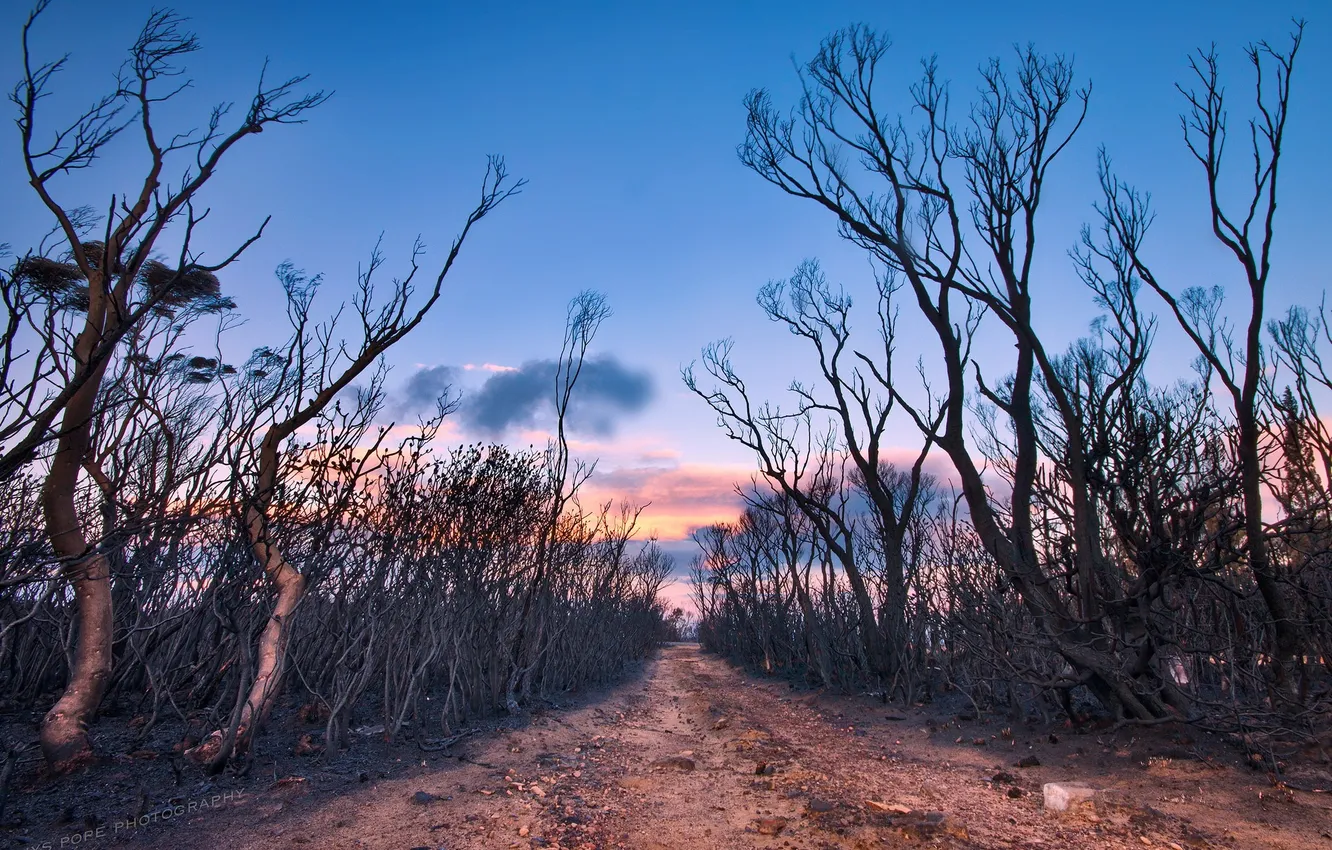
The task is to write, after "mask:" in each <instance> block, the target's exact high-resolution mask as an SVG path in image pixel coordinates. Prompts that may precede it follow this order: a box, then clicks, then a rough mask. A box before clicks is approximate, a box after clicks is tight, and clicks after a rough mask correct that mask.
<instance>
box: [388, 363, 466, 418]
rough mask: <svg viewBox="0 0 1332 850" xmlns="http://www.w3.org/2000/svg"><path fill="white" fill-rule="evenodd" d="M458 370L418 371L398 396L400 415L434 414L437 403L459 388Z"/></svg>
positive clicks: (404, 385)
mask: <svg viewBox="0 0 1332 850" xmlns="http://www.w3.org/2000/svg"><path fill="white" fill-rule="evenodd" d="M458 374H459V373H458V369H457V368H455V367H453V366H430V367H428V368H425V369H418V370H416V373H415V374H413V375H412V376H411V377H410V378H408V379H407V383H405V384H403V386H402V391H401V392H400V393H399V395H398V404H397V413H398V415H400V416H402V415H411V414H416V413H434V411H435V401H436V400H437V399H438V398H439V397H440V396H442V395H443V394H444V393H446V392H448V390H449V387H455V388H456V387H457V386H458Z"/></svg>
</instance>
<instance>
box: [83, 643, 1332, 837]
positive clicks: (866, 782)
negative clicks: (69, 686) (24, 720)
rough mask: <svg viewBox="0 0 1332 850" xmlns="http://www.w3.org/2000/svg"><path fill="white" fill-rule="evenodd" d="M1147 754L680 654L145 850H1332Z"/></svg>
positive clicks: (1259, 804) (256, 802)
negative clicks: (937, 849)
mask: <svg viewBox="0 0 1332 850" xmlns="http://www.w3.org/2000/svg"><path fill="white" fill-rule="evenodd" d="M1053 738H1059V739H1061V740H1052V739H1053ZM1166 743H1168V742H1166ZM1188 743H1191V742H1188ZM1159 745H1160V742H1155V743H1153V744H1152V746H1158V747H1159ZM1143 746H1145V745H1144V744H1142V742H1141V740H1140V739H1136V738H1133V737H1132V735H1131V734H1130V733H1129V732H1120V733H1118V734H1117V735H1116V736H1115V737H1114V738H1110V737H1108V736H1105V735H1102V736H1100V737H1098V736H1097V734H1096V733H1087V734H1081V735H1079V734H1073V733H1067V734H1063V733H1061V734H1060V735H1050V734H1049V732H1048V730H1034V729H1031V728H1027V727H1022V728H1015V729H1012V730H1006V729H1003V728H999V726H998V724H996V723H990V724H988V725H985V724H984V723H983V722H982V721H979V720H975V719H974V718H964V719H963V720H962V721H958V720H957V719H956V718H951V719H950V720H948V721H947V722H944V721H942V720H940V719H939V718H937V717H931V715H930V714H928V713H927V709H926V708H923V707H917V708H912V709H907V710H906V711H903V710H902V709H900V708H896V707H894V706H883V705H880V704H878V703H876V702H874V701H872V700H869V699H866V698H864V697H859V698H856V697H835V696H824V695H810V694H801V693H799V692H796V691H793V690H790V689H789V687H788V686H786V685H784V684H782V683H779V682H775V681H757V680H755V679H753V678H750V677H747V676H745V675H744V674H743V673H741V672H738V671H736V670H734V669H733V668H731V667H729V666H728V665H726V664H725V663H723V662H722V661H720V660H718V659H715V658H712V657H710V656H707V655H703V654H701V653H700V652H699V651H698V649H697V648H696V647H693V646H688V645H678V646H670V647H667V648H665V649H664V650H663V651H662V652H661V654H660V655H659V657H658V658H657V659H655V660H654V661H652V662H650V663H649V664H648V665H647V667H646V669H645V671H644V673H643V675H642V676H641V677H639V678H637V679H634V680H632V681H630V682H628V683H626V684H624V685H621V686H619V687H617V688H614V689H610V690H608V691H606V692H604V693H602V694H600V695H596V696H595V697H593V698H590V699H588V700H587V701H585V702H584V703H583V704H582V705H581V706H578V707H575V708H572V709H569V710H558V711H554V710H553V711H548V712H545V713H543V714H539V715H538V716H535V717H533V718H531V720H530V721H528V722H526V723H525V724H523V725H521V726H518V727H515V728H512V729H504V730H499V731H496V732H493V733H487V734H485V735H483V736H477V737H474V738H471V739H469V740H468V741H465V742H463V743H461V744H459V745H455V747H453V748H451V749H450V751H448V753H445V754H433V755H425V754H420V753H418V754H417V756H418V757H419V759H420V764H415V765H413V766H412V767H411V768H410V769H408V770H404V771H399V772H400V773H405V774H406V775H401V776H399V777H397V778H389V779H375V778H373V777H369V778H368V777H367V776H365V775H364V774H361V775H359V776H349V775H345V773H342V772H339V770H338V767H337V762H336V760H330V762H329V764H328V765H327V766H318V765H317V764H316V763H314V762H312V763H311V769H310V770H309V771H307V772H305V774H304V775H303V776H301V777H299V778H283V777H274V778H276V779H278V780H279V781H277V782H275V783H274V784H273V785H272V787H266V790H263V791H255V792H249V793H247V794H245V795H244V797H243V798H241V799H240V800H239V801H236V802H234V803H231V804H228V805H224V806H222V807H220V808H216V809H213V810H209V811H201V812H198V813H194V814H192V815H187V816H186V817H184V818H178V819H176V820H175V821H174V822H170V823H160V824H156V825H153V826H151V827H148V828H145V829H142V830H139V831H138V832H137V834H135V835H133V836H129V837H128V839H127V840H128V843H130V844H132V845H134V846H145V845H147V846H154V847H160V848H166V847H203V846H213V847H219V848H220V847H229V848H264V850H272V848H280V847H330V848H386V849H387V848H392V850H409V848H430V849H431V850H434V848H440V847H446V848H450V849H451V850H453V849H454V848H503V847H521V848H527V847H565V848H613V847H626V848H647V849H648V850H653V849H654V848H672V850H674V848H713V847H715V848H732V847H735V848H749V847H781V848H851V847H899V846H901V847H912V846H922V845H924V846H943V847H978V848H979V847H984V848H991V847H994V848H999V847H1003V848H1007V847H1052V848H1053V847H1094V848H1098V850H1108V848H1126V847H1132V848H1142V847H1162V848H1165V847H1177V848H1184V847H1203V846H1222V847H1238V848H1248V847H1290V848H1295V847H1299V848H1313V847H1323V846H1326V847H1329V848H1332V814H1330V813H1329V804H1332V801H1330V800H1328V798H1327V795H1316V794H1301V793H1298V792H1290V791H1278V790H1276V789H1273V788H1272V787H1271V785H1270V783H1266V782H1264V781H1263V777H1262V776H1261V775H1259V774H1255V773H1252V772H1248V771H1245V770H1244V769H1243V768H1242V767H1239V766H1237V765H1236V764H1226V763H1221V762H1220V761H1218V760H1217V759H1216V758H1214V757H1204V758H1201V759H1200V758H1199V757H1198V756H1197V755H1192V756H1190V755H1189V753H1187V752H1184V751H1183V749H1181V747H1176V749H1175V751H1173V752H1171V751H1166V754H1165V755H1155V756H1153V755H1145V756H1144V754H1143V753H1144V750H1143V749H1142V747H1143ZM1181 746H1187V743H1186V744H1185V745H1181ZM1198 750H1199V747H1198V746H1194V747H1193V751H1194V752H1195V753H1196V752H1197V751H1198ZM1024 759H1025V762H1023V760H1024ZM1034 761H1039V762H1040V764H1039V765H1033V766H1028V767H1018V766H1016V765H1017V764H1018V763H1019V762H1023V763H1024V764H1028V765H1031V763H1032V762H1034ZM1067 779H1081V780H1083V781H1085V782H1087V783H1088V784H1090V785H1092V786H1093V787H1096V788H1099V789H1104V792H1105V793H1104V794H1103V795H1102V797H1101V800H1100V802H1099V803H1098V804H1097V805H1096V807H1095V808H1094V809H1092V808H1088V809H1085V810H1082V811H1078V812H1075V813H1065V814H1053V813H1048V812H1046V811H1044V810H1043V808H1042V801H1041V785H1042V783H1044V782H1050V781H1062V780H1067ZM358 780H359V781H358ZM124 840H126V839H125V838H119V839H112V840H111V842H112V843H113V844H119V843H121V841H124ZM87 846H94V845H93V844H91V843H90V844H88V845H87Z"/></svg>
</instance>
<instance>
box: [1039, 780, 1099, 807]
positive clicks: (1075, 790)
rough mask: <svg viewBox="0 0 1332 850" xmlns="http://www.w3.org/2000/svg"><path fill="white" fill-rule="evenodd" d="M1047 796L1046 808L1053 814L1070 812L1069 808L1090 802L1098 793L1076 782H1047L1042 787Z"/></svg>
mask: <svg viewBox="0 0 1332 850" xmlns="http://www.w3.org/2000/svg"><path fill="white" fill-rule="evenodd" d="M1042 791H1043V792H1044V794H1045V808H1047V809H1049V810H1050V811H1053V812H1064V811H1068V809H1069V808H1071V807H1072V806H1075V805H1079V804H1081V803H1086V802H1089V801H1090V800H1091V799H1092V797H1094V796H1095V795H1096V792H1095V791H1094V790H1093V789H1091V788H1088V787H1087V786H1086V785H1082V784H1079V783H1076V782H1047V783H1045V785H1044V786H1043V787H1042Z"/></svg>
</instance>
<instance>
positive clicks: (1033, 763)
mask: <svg viewBox="0 0 1332 850" xmlns="http://www.w3.org/2000/svg"><path fill="white" fill-rule="evenodd" d="M1016 766H1017V767H1040V766H1041V760H1040V759H1038V758H1036V757H1035V756H1023V757H1022V758H1021V759H1019V760H1018V763H1017V765H1016Z"/></svg>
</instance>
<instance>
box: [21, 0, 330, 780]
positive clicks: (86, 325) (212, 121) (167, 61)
mask: <svg viewBox="0 0 1332 850" xmlns="http://www.w3.org/2000/svg"><path fill="white" fill-rule="evenodd" d="M47 6H48V3H47V2H42V3H39V4H38V5H37V7H36V8H35V9H34V11H33V12H32V14H31V15H30V16H29V18H28V20H27V22H26V23H25V25H24V27H23V33H22V56H23V68H24V73H23V78H22V79H21V80H20V82H19V84H18V85H17V86H16V87H15V89H14V92H13V93H12V95H11V99H12V100H13V101H14V103H15V104H16V106H17V107H18V113H19V114H18V120H17V123H18V127H19V131H20V134H21V137H22V150H23V162H24V164H25V167H26V169H27V174H28V178H29V183H30V184H31V186H32V188H33V190H34V191H35V192H36V193H37V195H38V197H39V198H40V199H41V201H42V203H43V205H44V206H45V207H46V208H47V210H48V211H49V212H50V213H51V215H52V216H53V217H54V219H55V221H56V224H57V227H58V231H59V234H60V237H61V238H62V240H63V242H64V245H65V256H66V258H67V259H64V260H57V261H55V262H56V263H58V264H59V265H58V266H55V267H52V266H51V265H50V261H46V260H44V258H41V259H43V264H44V266H45V268H46V270H48V271H54V272H55V274H56V276H57V277H59V278H62V279H63V280H64V281H65V283H66V288H67V289H68V288H69V287H76V288H77V289H78V292H79V301H80V302H82V303H81V304H80V312H81V314H82V316H83V320H82V326H81V328H80V329H79V331H78V333H77V337H76V339H75V340H74V342H73V347H72V350H70V351H69V352H60V355H61V356H62V357H68V360H69V365H68V366H63V365H62V366H60V367H57V371H56V372H55V373H52V374H51V378H52V381H51V382H48V385H49V386H50V387H51V389H50V391H48V392H45V393H44V394H43V393H42V392H41V391H37V392H36V393H34V394H32V395H30V396H29V398H30V399H31V402H32V405H33V406H32V407H30V408H28V409H27V410H26V411H25V412H23V413H21V414H20V415H18V416H7V417H6V419H7V420H8V421H9V422H15V421H20V422H22V423H23V425H24V427H26V431H24V432H23V433H22V435H21V436H20V437H19V439H17V441H16V442H14V443H12V444H10V445H8V446H6V449H5V456H4V458H3V461H2V462H0V475H3V477H8V476H9V475H11V474H12V473H13V472H14V470H16V469H17V468H18V467H19V466H21V465H22V464H23V463H26V462H27V461H28V460H30V459H31V458H32V457H33V456H34V455H35V453H36V452H37V451H38V449H39V448H40V447H41V446H42V445H44V444H45V443H47V442H48V441H50V440H52V439H54V440H55V451H54V453H53V455H52V456H51V459H50V470H49V472H48V474H47V476H46V480H45V483H44V485H43V488H42V505H43V511H44V514H45V520H46V525H47V529H48V534H49V536H50V539H51V544H52V546H53V548H54V549H55V551H56V553H57V555H58V556H59V557H60V558H61V559H62V562H63V570H64V574H65V576H66V578H67V579H68V581H69V582H70V583H71V584H72V586H73V588H74V594H75V600H76V604H77V605H78V607H79V612H80V613H79V630H78V632H79V637H78V644H77V647H76V650H75V655H74V667H73V670H72V671H71V673H70V679H69V683H68V686H67V687H66V689H65V693H64V695H63V696H62V697H61V698H60V700H59V701H58V702H57V703H56V705H55V706H54V707H53V708H52V709H51V711H50V712H49V713H48V714H47V716H46V718H45V720H44V721H43V724H42V745H43V749H44V752H45V754H46V757H47V760H48V762H49V763H50V765H51V766H52V767H53V768H56V769H67V768H69V767H70V766H72V765H73V764H75V763H77V761H78V760H79V759H80V758H82V757H83V756H84V755H85V754H86V753H88V752H89V743H88V738H87V732H86V724H87V721H88V720H89V718H90V717H91V716H92V714H93V712H95V711H96V709H97V705H98V703H99V701H100V699H101V696H102V693H103V691H104V690H105V688H106V683H107V679H108V677H109V675H110V672H111V670H110V668H111V628H112V600H111V594H110V583H109V575H108V566H107V563H106V559H105V556H104V555H103V554H102V553H101V552H99V551H98V550H97V549H96V548H95V547H92V546H90V544H89V541H88V537H87V535H86V534H85V532H84V531H83V530H82V528H81V523H80V520H79V517H78V512H77V510H76V506H75V495H74V494H75V488H76V486H77V484H78V479H79V474H80V471H81V469H82V467H83V463H84V460H85V458H86V456H87V454H88V451H89V448H90V437H91V426H92V421H93V417H94V413H95V410H96V404H97V400H98V397H99V391H100V389H101V386H102V381H103V378H104V376H105V371H106V367H107V363H108V362H109V358H110V355H111V354H112V352H113V351H114V350H115V349H116V347H117V346H118V345H119V344H120V342H121V340H123V339H124V337H125V336H126V335H127V334H129V333H131V332H132V331H133V329H134V328H135V327H136V326H137V324H138V323H139V321H140V320H141V319H142V318H143V317H144V316H145V315H147V314H148V313H149V312H150V311H152V310H154V309H155V308H159V307H160V306H162V305H164V304H167V305H169V304H173V303H174V304H182V303H186V302H189V301H191V300H194V299H197V298H216V297H217V295H218V281H217V277H216V272H218V271H220V270H222V269H223V268H225V267H226V266H228V265H229V264H230V263H232V262H234V261H235V259H236V258H237V257H239V256H240V254H241V252H243V251H244V250H245V248H247V247H248V246H249V245H250V244H252V243H253V242H254V241H255V240H256V239H258V238H259V236H260V235H261V234H262V232H263V226H262V225H261V226H260V228H259V229H258V230H257V231H256V232H255V234H254V235H253V236H251V237H250V238H249V239H247V240H245V242H243V243H242V244H241V245H240V246H239V247H238V248H236V249H235V250H234V251H232V252H231V253H230V254H228V255H224V256H222V257H221V259H220V260H219V261H217V262H203V261H202V260H201V258H200V256H199V255H198V254H197V253H196V251H195V249H194V248H193V247H192V245H193V240H194V236H195V231H196V228H197V227H198V226H199V225H200V223H201V222H202V221H203V220H204V219H205V218H206V217H207V215H208V211H207V210H206V209H205V210H198V209H196V208H195V205H194V200H195V198H196V197H197V195H198V193H199V191H200V190H201V189H202V188H203V187H204V185H205V184H207V183H208V182H209V181H210V180H211V179H212V178H213V176H214V175H215V174H216V172H217V169H218V167H219V165H220V164H221V161H222V159H223V157H225V156H226V154H227V153H228V152H229V151H230V150H231V149H233V148H234V147H235V146H236V145H237V144H239V143H240V142H241V140H243V139H245V138H247V137H249V136H251V135H254V134H257V133H260V132H262V131H263V130H264V128H265V127H267V126H270V125H278V124H289V123H295V122H298V121H300V120H301V116H302V115H303V114H304V113H305V112H306V111H307V110H309V109H311V108H313V107H315V106H318V105H319V104H320V103H322V102H323V101H324V100H325V99H326V97H327V96H326V95H325V94H324V93H322V92H315V93H313V94H299V93H298V89H299V87H300V85H301V84H302V83H303V82H304V80H305V78H304V77H295V78H292V79H289V80H286V81H285V82H282V83H280V84H277V85H272V84H269V83H268V82H267V81H266V80H265V79H264V78H263V76H262V75H261V77H260V83H259V86H258V90H257V92H256V94H255V95H254V96H253V98H252V99H251V101H250V104H249V107H248V108H247V109H246V111H245V114H244V116H243V117H242V119H241V120H240V121H239V122H238V125H237V126H236V127H235V128H234V129H232V130H230V131H223V130H222V122H223V120H224V119H225V117H226V115H227V113H228V110H229V106H228V105H222V106H219V107H216V108H214V110H213V112H212V115H211V116H210V118H209V119H208V123H207V125H206V127H205V128H204V130H203V131H202V132H199V131H195V132H185V133H173V134H170V135H164V134H163V133H162V132H161V130H160V128H159V127H158V126H157V121H156V111H157V110H158V108H159V107H160V105H161V104H163V103H165V102H168V101H170V100H172V99H174V98H176V97H178V96H179V95H180V94H181V92H183V91H185V90H186V89H187V88H188V82H184V83H182V82H179V81H178V78H180V77H181V75H182V73H183V70H182V69H181V67H180V66H179V62H180V60H181V59H182V58H184V57H185V56H187V55H189V54H190V53H193V52H194V51H195V50H197V49H198V47H199V42H198V40H197V39H196V38H195V36H194V35H193V34H191V33H189V32H187V31H185V30H184V29H182V21H181V19H180V18H179V17H178V16H176V15H175V14H174V13H172V12H166V11H163V12H155V13H153V14H152V15H151V16H149V19H148V21H147V23H146V24H145V25H144V28H143V30H142V31H141V32H140V34H139V36H138V38H137V39H136V41H135V43H134V45H133V46H132V47H131V49H130V58H129V59H128V60H127V61H126V63H125V65H124V67H123V68H122V70H121V72H120V75H119V76H118V78H117V83H116V87H115V89H114V90H113V91H111V92H110V93H108V94H106V95H104V96H103V97H102V98H100V99H99V100H98V101H97V102H96V103H95V104H93V106H91V107H89V109H88V110H86V111H85V112H84V113H82V114H81V115H79V116H78V117H76V118H75V119H74V120H73V121H72V122H71V123H69V124H67V125H64V126H61V127H58V128H57V129H56V130H55V131H54V132H53V133H49V135H48V133H47V132H44V131H42V130H41V128H40V125H39V123H38V117H39V109H38V107H39V104H40V102H41V101H42V99H43V98H44V97H46V96H47V95H48V94H49V93H50V92H49V88H50V85H51V82H52V80H53V78H54V77H55V75H56V74H58V73H59V72H60V71H61V70H62V68H63V66H64V63H65V59H63V58H62V59H59V60H56V61H53V62H46V63H38V62H37V61H36V60H35V59H34V58H33V56H32V52H31V49H30V35H31V32H32V29H33V27H34V26H35V25H36V23H37V21H38V19H39V17H40V16H41V14H42V13H43V12H44V11H45V10H46V8H47ZM127 131H137V133H138V134H139V136H140V137H141V142H142V144H143V146H144V149H145V150H146V153H147V155H148V166H147V169H146V171H145V173H144V175H143V180H142V183H141V185H140V186H139V187H138V188H137V189H134V190H132V191H129V192H127V193H125V194H123V195H115V196H113V197H112V198H111V199H110V202H109V203H108V204H107V208H106V209H107V212H106V216H105V218H102V219H97V218H96V217H94V216H92V215H90V214H89V213H88V212H87V211H86V210H84V209H83V208H69V207H67V206H66V205H64V204H63V203H62V202H61V201H59V200H57V198H56V178H59V177H67V176H71V175H74V174H76V173H77V172H79V171H81V170H83V169H86V168H89V167H91V166H92V165H93V164H94V163H95V161H96V160H97V158H98V156H99V155H100V154H101V153H102V152H103V150H104V149H105V148H106V146H107V145H109V144H110V143H111V142H112V141H114V140H117V139H118V138H120V137H121V136H122V135H123V134H125V133H126V132H127ZM180 160H184V161H185V162H186V164H185V167H184V168H183V171H182V175H181V177H180V178H179V180H178V181H177V182H176V183H174V184H173V183H171V182H170V181H169V180H168V178H167V175H166V172H167V169H168V168H169V167H173V166H174V165H175V164H176V163H177V162H178V161H180ZM94 224H96V225H97V226H99V227H100V231H101V232H100V234H99V237H100V238H99V239H97V240H95V241H88V240H87V232H88V231H89V229H90V228H91V226H92V225H94ZM173 224H174V225H176V226H178V228H179V230H178V231H177V232H175V233H174V234H173V237H172V238H173V239H174V240H175V243H176V245H177V246H178V249H177V250H176V251H175V257H174V259H173V260H172V261H171V262H170V263H168V262H166V261H163V260H159V259H157V257H156V253H157V252H158V250H159V247H158V244H159V241H160V240H161V239H162V238H163V236H164V235H165V234H166V232H167V231H168V228H169V227H171V226H172V225H173ZM33 262H34V258H29V259H28V260H27V265H28V267H29V268H31V265H32V264H33ZM25 272H26V270H25ZM29 276H30V275H29ZM57 419H59V422H60V424H59V426H58V427H57V426H56V425H55V423H56V421H57ZM53 429H54V430H53Z"/></svg>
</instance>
